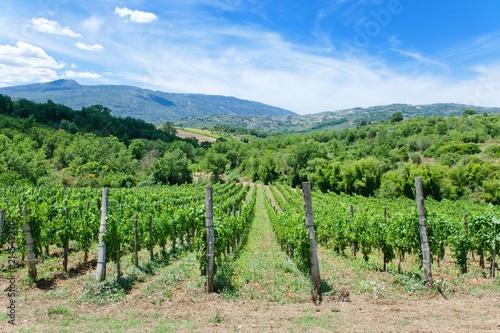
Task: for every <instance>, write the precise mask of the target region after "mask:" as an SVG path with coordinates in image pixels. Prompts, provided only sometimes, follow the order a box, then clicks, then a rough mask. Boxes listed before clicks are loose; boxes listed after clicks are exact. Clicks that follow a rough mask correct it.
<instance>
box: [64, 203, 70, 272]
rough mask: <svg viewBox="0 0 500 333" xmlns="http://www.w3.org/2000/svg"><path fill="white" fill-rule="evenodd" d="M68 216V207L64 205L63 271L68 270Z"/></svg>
mask: <svg viewBox="0 0 500 333" xmlns="http://www.w3.org/2000/svg"><path fill="white" fill-rule="evenodd" d="M68 217H69V207H66V210H65V211H64V223H65V226H64V254H63V269H64V271H65V272H67V271H68V252H69V236H68V225H67V223H68Z"/></svg>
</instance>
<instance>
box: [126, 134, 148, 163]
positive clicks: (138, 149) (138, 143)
mask: <svg viewBox="0 0 500 333" xmlns="http://www.w3.org/2000/svg"><path fill="white" fill-rule="evenodd" d="M128 149H129V150H130V152H131V153H132V157H133V158H135V159H136V160H140V159H141V158H143V157H144V155H146V144H145V143H144V142H143V141H142V140H139V139H133V140H132V142H130V145H129V146H128Z"/></svg>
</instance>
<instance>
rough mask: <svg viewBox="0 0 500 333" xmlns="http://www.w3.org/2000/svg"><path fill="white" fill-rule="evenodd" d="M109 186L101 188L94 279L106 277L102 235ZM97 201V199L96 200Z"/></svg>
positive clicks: (104, 226)
mask: <svg viewBox="0 0 500 333" xmlns="http://www.w3.org/2000/svg"><path fill="white" fill-rule="evenodd" d="M108 198H109V188H103V189H102V206H101V224H100V226H99V245H98V254H97V272H96V280H97V281H98V282H101V281H103V280H104V279H105V278H106V243H104V240H103V237H104V233H105V232H106V219H107V217H108ZM98 202H99V201H98Z"/></svg>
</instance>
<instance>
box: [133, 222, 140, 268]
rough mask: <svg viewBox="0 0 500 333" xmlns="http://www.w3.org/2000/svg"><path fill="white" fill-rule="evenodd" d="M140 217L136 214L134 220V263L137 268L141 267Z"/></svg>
mask: <svg viewBox="0 0 500 333" xmlns="http://www.w3.org/2000/svg"><path fill="white" fill-rule="evenodd" d="M138 223H139V215H138V214H137V213H135V219H134V263H135V267H139V227H138Z"/></svg>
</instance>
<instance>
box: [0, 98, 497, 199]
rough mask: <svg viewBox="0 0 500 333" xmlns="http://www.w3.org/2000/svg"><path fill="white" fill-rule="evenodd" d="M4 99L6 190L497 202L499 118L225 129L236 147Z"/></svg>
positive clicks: (227, 141)
mask: <svg viewBox="0 0 500 333" xmlns="http://www.w3.org/2000/svg"><path fill="white" fill-rule="evenodd" d="M0 97H1V98H0V124H1V125H2V126H1V130H0V148H1V149H2V151H3V154H2V155H1V156H0V185H21V184H29V185H42V184H43V185H58V186H61V185H62V186H93V187H103V186H106V187H133V186H152V185H160V184H162V185H175V184H184V183H192V182H199V181H200V179H207V177H205V176H199V175H206V174H211V175H212V180H215V181H220V180H223V179H225V177H227V176H230V177H231V179H239V178H240V179H241V178H246V179H248V180H251V181H262V182H264V183H265V184H268V183H272V182H283V183H287V184H289V185H291V186H293V187H296V186H300V184H301V183H302V182H303V181H310V182H311V184H312V186H313V189H316V190H320V191H322V192H334V193H346V194H349V195H352V194H358V195H362V196H367V197H368V196H372V197H373V196H375V197H380V198H398V197H408V198H413V197H414V194H413V193H414V178H415V177H416V176H421V177H422V178H423V181H424V192H425V193H426V195H427V196H429V197H432V198H433V199H435V200H443V199H449V200H458V199H465V200H473V201H477V202H487V203H493V204H498V203H500V194H499V192H498V190H497V189H498V187H499V186H500V176H499V175H500V172H499V171H500V165H499V161H498V154H499V153H498V151H499V149H498V142H499V139H500V116H499V115H487V114H480V113H474V112H472V111H471V110H465V111H466V112H465V111H464V112H465V114H466V116H463V117H462V116H459V117H456V116H450V117H441V116H431V117H420V118H411V117H408V115H407V113H406V111H404V110H405V109H403V111H394V112H392V113H391V115H392V117H391V118H390V119H389V118H388V120H386V121H382V122H377V123H370V121H365V120H363V121H359V122H358V126H357V127H353V128H344V129H341V130H330V131H326V130H322V131H312V132H308V133H303V134H281V135H270V136H266V135H264V134H265V133H262V132H259V131H252V130H247V129H245V128H243V127H241V126H239V125H219V126H218V127H217V128H218V129H219V130H220V131H225V133H227V132H230V133H232V134H233V135H235V137H232V136H227V135H226V136H225V137H220V138H219V139H217V141H216V142H215V143H213V144H211V143H206V142H205V143H203V144H199V143H198V142H196V141H194V140H192V139H187V140H186V139H184V140H183V139H179V138H176V137H175V136H174V135H173V131H172V130H171V129H172V128H173V127H172V126H173V124H172V123H168V122H167V123H166V124H165V126H163V127H161V128H162V129H156V128H155V127H154V126H153V125H150V124H146V123H144V122H142V121H138V120H134V119H129V118H126V119H121V118H114V117H112V116H111V115H110V112H109V109H107V108H105V107H102V106H91V107H88V108H83V109H82V110H81V111H73V110H71V109H69V108H67V107H65V106H61V105H57V104H54V103H52V102H50V101H49V102H47V103H44V104H36V103H32V102H28V101H26V100H19V101H12V100H11V99H10V98H9V97H5V96H0ZM417 110H418V109H417ZM386 111H387V112H389V111H388V110H386ZM71 124H73V125H74V126H73V125H71ZM70 125H71V126H70ZM132 129H133V130H132ZM203 177H205V178H203Z"/></svg>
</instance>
